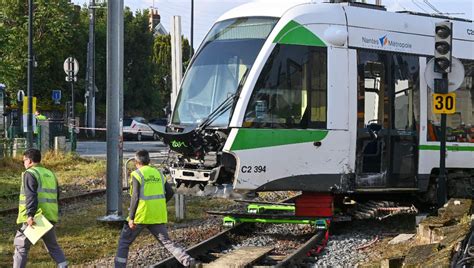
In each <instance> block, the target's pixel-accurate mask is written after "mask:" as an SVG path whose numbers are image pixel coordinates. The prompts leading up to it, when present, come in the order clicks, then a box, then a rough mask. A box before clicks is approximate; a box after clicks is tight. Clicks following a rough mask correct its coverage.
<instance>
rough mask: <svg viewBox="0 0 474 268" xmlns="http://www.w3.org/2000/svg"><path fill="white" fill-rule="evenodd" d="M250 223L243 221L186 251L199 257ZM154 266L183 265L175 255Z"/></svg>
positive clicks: (168, 267)
mask: <svg viewBox="0 0 474 268" xmlns="http://www.w3.org/2000/svg"><path fill="white" fill-rule="evenodd" d="M249 225H250V224H249V223H241V224H238V225H235V226H234V227H232V228H230V229H227V230H224V231H222V232H220V233H218V234H216V235H214V236H213V237H211V238H209V239H206V240H204V241H202V242H200V243H199V244H196V245H194V246H192V247H190V248H188V249H187V250H186V252H187V253H188V254H189V255H191V256H192V257H194V258H199V256H202V255H206V254H207V253H208V251H209V250H212V249H215V248H217V247H219V246H221V245H225V244H227V242H228V240H229V236H230V235H233V234H237V233H239V232H241V231H242V230H243V229H245V228H246V227H247V226H249ZM150 267H153V268H174V267H182V265H181V264H180V263H179V262H178V260H177V259H176V258H175V257H174V256H171V257H168V258H166V259H164V260H162V261H160V262H158V263H156V264H153V265H151V266H150Z"/></svg>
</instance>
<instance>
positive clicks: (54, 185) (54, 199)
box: [16, 166, 58, 223]
mask: <svg viewBox="0 0 474 268" xmlns="http://www.w3.org/2000/svg"><path fill="white" fill-rule="evenodd" d="M25 172H28V173H30V174H32V175H33V176H34V177H35V178H36V181H37V182H38V190H37V193H38V196H37V197H38V211H41V213H42V214H43V215H44V216H45V217H46V219H48V220H49V221H51V222H58V181H57V179H56V176H55V175H54V174H53V172H51V171H50V170H49V169H47V168H45V167H42V166H33V167H30V168H29V169H27V170H26V171H25ZM25 172H23V173H22V174H21V188H20V202H19V205H18V218H17V220H16V222H17V223H24V222H26V220H27V219H28V215H27V214H26V203H25V202H26V196H25V185H24V179H23V178H24V175H25ZM38 211H36V213H37V212H38Z"/></svg>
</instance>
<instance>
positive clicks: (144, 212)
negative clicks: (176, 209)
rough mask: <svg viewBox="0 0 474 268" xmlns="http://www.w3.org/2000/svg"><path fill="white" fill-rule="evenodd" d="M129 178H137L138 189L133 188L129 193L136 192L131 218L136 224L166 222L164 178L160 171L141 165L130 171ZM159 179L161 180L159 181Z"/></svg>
mask: <svg viewBox="0 0 474 268" xmlns="http://www.w3.org/2000/svg"><path fill="white" fill-rule="evenodd" d="M130 179H131V180H133V179H135V180H137V181H138V183H139V184H140V186H139V187H140V189H135V190H134V189H133V183H131V184H130V185H131V187H130V194H132V195H133V192H134V191H136V192H138V206H137V210H136V212H135V218H134V219H133V220H134V222H135V223H137V224H162V223H167V222H168V213H167V208H166V195H165V188H164V185H165V184H164V179H165V177H163V176H162V175H161V173H160V172H159V171H158V170H157V169H155V168H153V167H151V166H148V165H146V166H143V167H140V169H137V170H135V171H133V172H132V174H131V176H130ZM160 180H161V181H160Z"/></svg>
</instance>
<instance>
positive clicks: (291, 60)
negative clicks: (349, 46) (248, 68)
mask: <svg viewBox="0 0 474 268" xmlns="http://www.w3.org/2000/svg"><path fill="white" fill-rule="evenodd" d="M326 70H327V52H326V48H321V47H311V46H302V45H282V44H277V45H276V46H275V49H274V50H273V52H272V54H271V55H270V57H269V59H268V61H267V63H266V64H265V66H264V67H263V70H262V73H261V74H260V76H259V78H258V80H257V83H256V85H255V88H254V91H253V93H252V97H251V99H250V102H249V105H248V107H247V111H246V113H245V119H244V124H243V126H244V127H254V128H301V129H305V128H326V111H327V71H326Z"/></svg>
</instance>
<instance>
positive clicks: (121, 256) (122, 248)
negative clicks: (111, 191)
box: [115, 223, 195, 267]
mask: <svg viewBox="0 0 474 268" xmlns="http://www.w3.org/2000/svg"><path fill="white" fill-rule="evenodd" d="M144 228H147V229H148V230H149V231H150V233H152V234H153V236H155V238H156V239H157V240H158V241H160V243H161V244H162V245H163V246H164V247H165V248H166V249H167V250H168V251H169V252H171V254H173V256H174V257H175V258H176V259H177V260H178V261H179V262H180V263H181V264H182V265H184V266H189V265H191V264H193V263H194V262H195V260H194V259H193V258H192V257H191V256H189V255H188V254H187V253H186V251H185V250H184V249H183V248H181V247H179V246H178V245H176V244H175V243H173V241H171V240H170V238H169V236H168V229H167V228H166V225H165V224H138V225H137V228H135V229H134V230H132V229H130V227H129V226H128V224H127V223H126V224H124V226H123V229H122V233H121V234H120V240H119V245H118V249H117V255H116V257H115V267H126V265H127V258H128V251H129V248H130V245H131V244H132V243H133V241H135V239H136V238H137V236H138V235H139V234H140V233H141V231H142V230H143V229H144Z"/></svg>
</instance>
